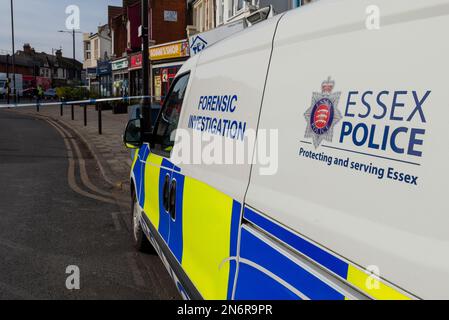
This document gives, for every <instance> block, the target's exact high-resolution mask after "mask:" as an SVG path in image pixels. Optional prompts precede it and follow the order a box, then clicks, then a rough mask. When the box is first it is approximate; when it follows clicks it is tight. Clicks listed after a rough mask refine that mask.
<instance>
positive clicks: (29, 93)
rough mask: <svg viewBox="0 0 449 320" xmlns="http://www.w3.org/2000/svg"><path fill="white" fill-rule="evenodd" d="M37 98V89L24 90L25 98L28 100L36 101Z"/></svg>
mask: <svg viewBox="0 0 449 320" xmlns="http://www.w3.org/2000/svg"><path fill="white" fill-rule="evenodd" d="M36 96H37V89H36V88H28V89H25V90H23V97H24V98H28V99H34V98H35V97H36Z"/></svg>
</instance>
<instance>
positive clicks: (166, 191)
mask: <svg viewBox="0 0 449 320" xmlns="http://www.w3.org/2000/svg"><path fill="white" fill-rule="evenodd" d="M162 200H163V201H162V203H163V206H164V210H165V212H168V211H169V209H170V208H169V205H170V204H169V201H170V175H168V174H167V175H166V176H165V182H164V188H163V189H162Z"/></svg>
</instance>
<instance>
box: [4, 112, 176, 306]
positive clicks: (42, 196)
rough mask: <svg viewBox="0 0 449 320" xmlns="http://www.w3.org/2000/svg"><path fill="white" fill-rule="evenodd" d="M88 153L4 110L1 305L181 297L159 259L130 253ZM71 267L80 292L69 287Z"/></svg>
mask: <svg viewBox="0 0 449 320" xmlns="http://www.w3.org/2000/svg"><path fill="white" fill-rule="evenodd" d="M64 133H65V134H66V139H63V135H64ZM77 150H78V151H79V155H78V156H76V151H77ZM86 150H87V149H86V148H84V147H83V146H82V145H80V142H79V141H77V139H76V138H74V137H73V136H71V135H70V132H68V131H64V130H63V128H62V127H59V129H58V126H56V125H51V124H50V123H48V122H47V121H44V120H42V119H35V118H32V117H28V116H23V115H19V114H16V113H13V112H10V111H7V110H0V257H1V259H0V299H178V298H179V296H178V294H177V292H176V289H175V287H174V285H173V283H172V281H171V279H170V278H169V276H168V273H167V271H166V270H165V268H164V266H163V265H162V263H161V262H160V260H159V258H158V257H157V256H154V255H144V254H140V253H136V252H135V250H134V249H133V247H132V244H131V240H130V239H131V238H130V237H131V236H130V231H129V226H128V225H127V223H126V219H127V216H126V213H123V208H122V209H121V207H120V206H119V205H118V204H117V203H115V202H114V201H113V200H111V199H112V197H111V196H110V194H111V189H112V187H110V186H108V185H107V183H106V182H104V181H103V179H102V177H101V176H100V175H99V170H98V168H96V167H95V162H94V160H93V158H92V156H91V155H89V153H88V151H86ZM72 154H73V158H71V157H72V156H71V155H72ZM83 167H85V168H86V170H85V172H87V175H88V176H84V177H83V176H82V172H83ZM70 172H72V174H71V173H70ZM86 179H87V180H86ZM92 181H93V182H94V183H92ZM68 266H77V267H78V268H79V271H80V289H79V290H68V289H67V288H66V279H67V277H69V276H70V274H66V271H67V267H68Z"/></svg>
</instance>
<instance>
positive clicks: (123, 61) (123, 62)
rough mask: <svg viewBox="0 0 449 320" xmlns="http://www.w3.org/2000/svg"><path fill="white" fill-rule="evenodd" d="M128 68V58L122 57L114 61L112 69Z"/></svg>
mask: <svg viewBox="0 0 449 320" xmlns="http://www.w3.org/2000/svg"><path fill="white" fill-rule="evenodd" d="M127 68H128V59H121V60H117V61H114V62H112V71H117V70H121V69H127Z"/></svg>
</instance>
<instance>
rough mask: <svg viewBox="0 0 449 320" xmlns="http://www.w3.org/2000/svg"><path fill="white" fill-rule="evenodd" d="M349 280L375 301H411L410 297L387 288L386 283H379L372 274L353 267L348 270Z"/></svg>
mask: <svg viewBox="0 0 449 320" xmlns="http://www.w3.org/2000/svg"><path fill="white" fill-rule="evenodd" d="M347 280H348V282H349V283H351V284H352V285H354V286H355V287H357V288H358V289H360V290H362V291H363V292H366V293H367V294H369V295H370V296H371V297H373V298H374V299H378V300H410V298H409V297H407V296H405V295H403V294H402V293H400V292H398V291H396V290H395V289H393V288H391V287H389V286H387V285H386V284H385V283H383V282H381V281H379V280H378V279H376V278H374V277H373V276H371V275H370V274H367V273H365V272H364V271H362V270H360V269H358V268H356V267H353V266H351V265H350V266H349V268H348V277H347Z"/></svg>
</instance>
